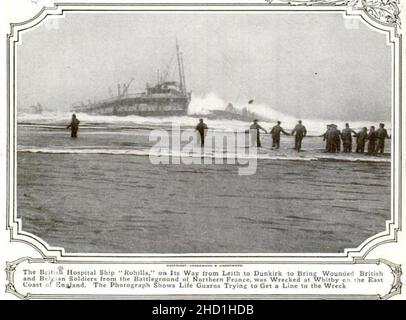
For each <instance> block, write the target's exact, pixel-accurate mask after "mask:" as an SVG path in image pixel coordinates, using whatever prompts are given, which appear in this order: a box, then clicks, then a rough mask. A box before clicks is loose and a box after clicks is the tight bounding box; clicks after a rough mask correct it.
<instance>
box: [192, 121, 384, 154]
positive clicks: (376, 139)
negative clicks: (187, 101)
mask: <svg viewBox="0 0 406 320" xmlns="http://www.w3.org/2000/svg"><path fill="white" fill-rule="evenodd" d="M207 129H208V127H207V125H206V124H205V123H204V122H203V119H199V124H198V125H197V126H196V130H197V131H198V132H199V133H200V140H201V145H202V146H203V145H204V138H205V135H206V132H207ZM250 130H256V133H257V134H256V145H257V147H261V138H260V130H262V131H263V132H264V133H268V132H267V131H266V130H265V129H264V128H263V127H261V126H260V125H259V124H258V120H256V119H255V120H254V122H253V123H252V124H251V126H250ZM282 133H283V134H284V135H287V136H289V135H295V147H294V149H295V150H296V151H300V150H301V148H302V140H303V138H304V137H306V135H307V130H306V127H305V126H304V125H303V124H302V120H299V121H298V124H297V125H296V126H295V128H294V129H293V130H292V132H291V133H290V134H289V133H288V132H286V131H285V130H284V129H283V128H282V127H281V121H277V124H276V125H275V126H274V127H273V128H272V129H271V130H270V134H271V136H272V148H275V149H279V147H280V139H281V134H282ZM320 137H323V141H326V152H330V153H336V152H340V151H341V143H342V145H343V152H345V153H349V152H352V138H353V137H355V138H356V143H357V145H356V150H355V152H357V153H364V151H365V145H366V142H367V141H368V149H367V150H368V154H369V155H375V154H377V153H381V154H382V153H383V152H384V149H385V139H387V138H388V139H390V136H389V135H388V132H387V130H386V129H385V124H383V123H380V124H379V128H378V129H377V130H375V126H371V128H370V129H369V132H368V129H367V128H366V127H363V128H362V130H361V131H359V132H355V131H354V130H353V129H351V128H350V125H349V124H348V123H346V124H345V128H344V129H343V130H342V131H340V130H339V129H338V127H337V125H335V124H329V125H327V131H326V132H325V133H323V134H322V135H321V136H320Z"/></svg>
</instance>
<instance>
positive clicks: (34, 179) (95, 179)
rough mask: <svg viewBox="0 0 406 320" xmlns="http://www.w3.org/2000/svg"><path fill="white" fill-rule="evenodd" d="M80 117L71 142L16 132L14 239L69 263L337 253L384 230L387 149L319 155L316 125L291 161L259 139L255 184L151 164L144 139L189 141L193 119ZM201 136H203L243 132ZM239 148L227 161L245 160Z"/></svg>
mask: <svg viewBox="0 0 406 320" xmlns="http://www.w3.org/2000/svg"><path fill="white" fill-rule="evenodd" d="M78 117H79V119H80V120H81V121H82V122H81V128H80V130H79V138H78V139H71V138H70V136H69V130H67V129H66V124H67V122H69V117H67V118H64V117H63V116H61V115H52V116H50V115H47V116H37V115H30V116H21V117H19V119H18V121H19V124H18V126H17V214H18V216H19V217H21V219H22V228H23V230H24V231H27V232H31V233H33V234H35V235H37V236H39V237H41V238H42V239H43V240H44V241H46V242H47V243H48V244H49V245H52V246H62V247H64V248H65V249H66V250H67V251H68V252H97V253H100V252H104V253H226V252H230V253H281V252H286V253H290V252H342V251H343V250H344V248H352V247H357V246H358V245H360V244H361V243H362V242H363V241H365V240H366V239H367V238H369V237H371V236H373V235H375V234H376V233H378V232H381V231H384V229H385V221H386V220H388V219H390V172H391V163H390V140H388V141H387V144H386V153H385V154H384V155H382V156H367V155H359V154H355V153H352V154H343V153H340V154H327V153H325V152H324V145H325V143H324V142H323V141H322V138H320V137H318V136H317V135H318V134H319V133H320V132H322V130H323V126H322V124H321V123H320V124H319V125H318V126H309V127H308V129H309V132H310V133H311V134H310V135H312V136H309V137H307V138H305V139H304V140H303V144H302V145H303V152H300V153H298V152H296V151H295V150H293V144H294V140H293V137H291V136H282V139H281V148H280V150H272V148H271V147H270V146H271V141H270V140H271V139H270V136H269V135H262V143H263V148H259V149H258V160H257V167H256V172H255V174H252V175H247V176H240V175H238V169H239V168H241V165H240V164H239V162H238V161H237V162H236V163H235V164H230V163H223V164H219V163H217V164H213V163H211V164H191V165H186V164H182V161H180V163H179V164H152V163H151V161H150V158H149V154H150V150H151V147H152V146H154V143H155V142H154V141H150V139H149V137H150V134H151V132H152V130H154V129H166V130H169V134H170V133H171V132H170V129H171V128H172V124H173V123H176V124H180V125H181V130H182V132H189V133H191V135H193V126H194V125H195V124H196V118H194V117H189V116H187V117H172V118H167V119H157V118H141V117H125V118H118V117H92V116H86V115H78ZM140 118H141V119H140ZM66 119H67V120H66ZM305 124H306V123H305ZM208 125H209V127H210V128H212V130H211V132H210V135H212V136H216V135H217V136H218V135H222V134H224V131H225V130H229V131H230V130H236V131H243V130H246V129H247V127H248V126H249V124H248V123H244V122H239V121H225V120H217V121H210V122H209V123H208ZM270 125H271V124H270ZM266 128H267V127H266ZM267 129H268V128H267ZM286 129H289V127H288V126H286ZM230 132H231V131H230ZM232 134H234V131H233V133H232ZM185 144H186V142H182V144H181V145H182V146H184V145H185ZM246 147H247V148H244V146H243V148H241V149H239V150H238V151H236V153H235V154H234V155H233V157H235V158H236V159H237V160H238V159H248V158H249V152H248V151H249V150H251V149H249V148H248V145H246ZM247 150H248V151H247ZM163 151H164V153H165V154H168V155H170V156H171V158H170V159H179V157H186V158H187V157H191V156H197V157H199V158H204V159H207V158H210V159H213V161H214V159H219V158H223V157H224V150H222V149H221V147H216V148H214V149H213V150H209V151H208V152H206V151H205V152H204V153H203V155H202V154H201V153H197V154H187V153H185V152H183V153H182V151H181V152H180V153H179V152H173V151H171V150H163ZM224 162H226V161H224Z"/></svg>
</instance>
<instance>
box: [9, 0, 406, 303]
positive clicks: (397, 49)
mask: <svg viewBox="0 0 406 320" xmlns="http://www.w3.org/2000/svg"><path fill="white" fill-rule="evenodd" d="M351 2H354V3H351ZM366 3H368V2H367V1H366V0H355V1H336V0H322V1H320V0H310V1H305V0H303V1H300V0H297V1H284V0H275V1H265V2H264V3H262V4H260V3H235V4H230V3H193V4H190V3H121V4H120V3H55V4H54V7H43V8H42V9H41V10H40V12H39V13H38V14H37V15H35V16H34V17H32V18H31V19H29V20H27V21H23V22H20V23H11V24H10V33H9V34H8V35H7V154H6V157H7V164H6V165H7V173H6V174H7V177H6V183H7V190H6V192H7V196H6V229H7V230H8V231H9V232H10V242H22V243H24V244H27V245H29V246H31V247H32V248H34V249H35V250H36V251H37V252H38V253H39V254H40V255H41V256H42V257H43V260H44V262H46V261H48V262H49V261H53V262H60V263H63V262H70V263H89V262H90V263H103V262H105V263H115V262H120V263H123V262H128V263H143V264H145V263H179V262H190V263H199V262H200V263H210V262H211V261H216V262H221V263H227V262H229V263H233V264H235V263H248V261H249V263H269V264H272V263H292V264H297V263H328V264H331V263H339V264H342V263H360V262H362V261H370V260H368V259H366V257H367V255H368V254H369V253H370V252H371V251H372V250H374V249H375V248H377V247H378V246H381V245H383V244H386V243H393V242H397V240H398V232H399V231H401V229H402V198H401V195H402V183H403V182H402V173H403V170H404V168H403V166H402V135H403V129H402V119H403V118H402V117H403V115H402V110H401V107H402V34H401V33H400V32H399V28H400V20H399V19H395V21H391V22H388V21H385V20H382V19H386V18H385V17H383V18H382V19H379V18H376V17H374V16H373V15H371V14H369V13H368V7H367V6H365V4H366ZM173 8H176V9H173ZM182 8H183V9H184V10H181V9H182ZM248 8H255V9H253V10H250V9H248ZM123 9H124V10H123ZM223 10H224V11H262V12H266V11H271V12H284V11H289V12H313V13H317V12H320V13H323V12H337V13H342V14H343V18H346V17H351V18H352V17H358V18H359V19H361V20H363V21H364V22H365V23H367V24H368V25H370V26H371V27H373V28H375V29H378V30H380V31H381V32H385V33H387V39H388V41H389V43H390V44H391V46H392V48H391V50H392V65H393V70H392V73H393V74H392V82H393V83H392V88H393V92H392V94H393V97H392V110H391V114H392V119H391V121H392V140H391V144H392V154H391V220H387V221H386V223H385V230H384V231H382V232H379V233H377V234H375V235H374V236H372V237H370V238H368V239H366V240H365V241H364V242H362V243H361V244H360V245H359V246H358V247H357V248H345V249H344V250H343V252H339V253H328V252H327V253H260V254H258V253H253V254H250V253H231V254H229V253H208V254H202V253H198V254H194V253H187V254H177V253H176V254H158V253H153V254H136V253H128V254H127V253H126V254H116V253H67V252H65V249H64V248H62V247H53V246H50V245H48V244H47V243H46V242H45V241H43V240H42V239H41V238H39V237H37V236H35V235H33V234H31V233H29V232H25V231H23V230H22V225H21V223H22V221H21V218H17V209H16V204H17V199H16V188H17V179H16V177H17V171H16V170H17V163H16V158H17V145H16V139H17V138H16V131H17V125H16V114H17V111H16V104H15V101H16V92H15V81H16V79H15V66H16V57H15V47H16V44H17V43H18V42H19V41H20V37H19V33H20V32H22V31H25V30H28V29H30V28H32V27H34V26H35V25H37V24H39V23H41V22H43V21H44V20H45V19H47V17H58V16H59V17H62V18H63V17H64V13H65V12H70V11H75V12H80V11H93V12H99V11H109V12H122V11H126V12H130V11H133V12H151V11H153V12H159V11H165V12H176V11H200V12H202V11H223ZM398 10H399V9H398ZM395 16H396V14H395ZM397 17H398V18H399V15H398V14H397ZM25 259H31V258H29V257H28V258H27V257H25ZM19 260H20V259H19ZM19 260H18V261H19ZM383 261H385V262H384V263H386V261H387V260H384V259H383ZM15 262H16V261H14V262H11V263H10V265H12V266H14V267H15V266H16V264H15ZM381 262H382V261H381ZM388 265H393V266H397V267H394V268H395V269H396V270H397V271H396V272H394V277H395V278H396V281H395V282H396V283H395V287H396V288H398V289H399V293H400V287H401V284H400V286H399V282H400V276H399V277H398V276H395V273H396V274H399V272H400V274H401V269H400V266H399V265H397V264H394V263H392V262H390V261H388ZM14 269H15V268H14ZM10 270H11V269H8V271H7V273H8V274H9V273H10V272H11V271H10ZM9 284H11V282H10V283H9ZM9 292H12V290H9ZM396 293H398V291H396ZM109 297H110V296H109ZM220 297H222V298H224V296H223V295H220ZM233 297H235V296H234V295H233ZM322 297H325V296H324V295H322ZM26 298H27V297H26ZM28 298H33V297H28ZM70 298H72V297H70ZM81 298H83V296H82V297H81ZM136 298H140V297H139V296H136ZM147 298H148V297H147ZM164 298H168V296H165V297H164ZM206 298H207V297H206ZM256 298H257V297H256ZM351 298H354V297H351ZM266 299H269V296H267V297H266Z"/></svg>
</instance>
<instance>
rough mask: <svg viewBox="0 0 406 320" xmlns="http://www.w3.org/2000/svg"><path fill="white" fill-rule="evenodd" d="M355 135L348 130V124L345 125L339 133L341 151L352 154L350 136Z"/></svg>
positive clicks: (352, 131)
mask: <svg viewBox="0 0 406 320" xmlns="http://www.w3.org/2000/svg"><path fill="white" fill-rule="evenodd" d="M353 133H354V134H355V135H356V134H357V133H356V132H355V131H354V130H352V129H351V128H350V125H349V124H348V123H346V124H345V128H344V129H343V131H341V140H342V141H343V149H344V150H343V151H344V152H352V134H353Z"/></svg>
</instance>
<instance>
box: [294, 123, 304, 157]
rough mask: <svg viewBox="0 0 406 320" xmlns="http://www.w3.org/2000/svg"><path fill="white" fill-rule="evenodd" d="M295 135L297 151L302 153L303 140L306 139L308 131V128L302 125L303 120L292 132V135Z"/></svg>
mask: <svg viewBox="0 0 406 320" xmlns="http://www.w3.org/2000/svg"><path fill="white" fill-rule="evenodd" d="M295 133H296V135H295V150H297V151H300V149H301V148H302V140H303V138H304V137H306V134H307V130H306V127H305V126H304V125H303V124H302V120H299V123H298V124H297V125H296V127H295V128H294V129H293V130H292V135H294V134H295Z"/></svg>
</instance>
